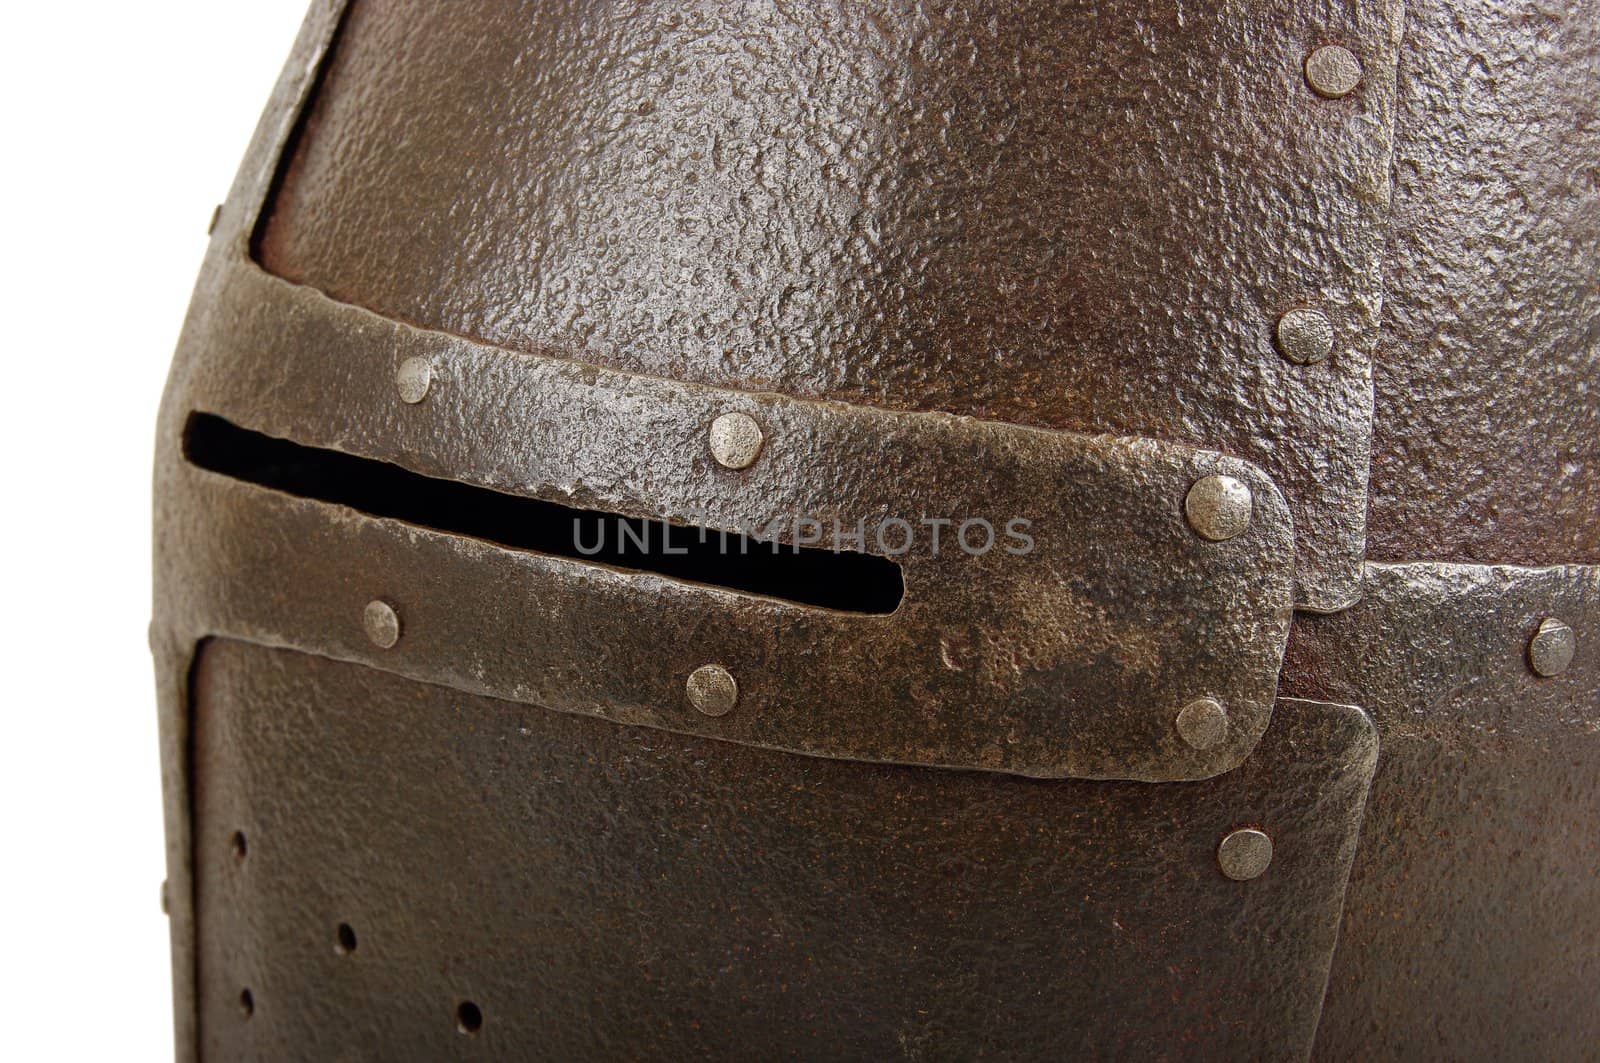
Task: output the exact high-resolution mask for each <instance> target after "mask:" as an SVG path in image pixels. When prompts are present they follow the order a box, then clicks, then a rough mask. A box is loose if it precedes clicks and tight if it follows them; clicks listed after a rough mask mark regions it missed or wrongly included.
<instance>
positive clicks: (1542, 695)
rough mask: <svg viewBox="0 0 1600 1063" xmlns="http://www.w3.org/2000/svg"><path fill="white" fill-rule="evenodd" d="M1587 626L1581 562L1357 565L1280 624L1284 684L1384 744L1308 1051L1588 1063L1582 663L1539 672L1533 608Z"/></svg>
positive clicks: (1589, 929) (1596, 918)
mask: <svg viewBox="0 0 1600 1063" xmlns="http://www.w3.org/2000/svg"><path fill="white" fill-rule="evenodd" d="M1551 614H1558V615H1560V616H1562V617H1565V618H1566V619H1568V620H1569V621H1570V622H1571V623H1572V624H1573V625H1575V626H1577V627H1580V628H1582V629H1583V630H1588V631H1595V630H1600V568H1593V567H1576V566H1568V567H1559V568H1547V569H1526V568H1512V567H1501V566H1496V567H1487V566H1484V567H1480V566H1467V565H1449V564H1411V565H1392V566H1391V565H1373V566H1369V569H1368V577H1367V587H1366V593H1365V595H1364V597H1363V599H1362V602H1361V604H1360V605H1359V606H1357V607H1356V608H1354V609H1352V610H1350V611H1349V612H1346V613H1341V614H1339V615H1338V616H1329V617H1316V618H1307V619H1306V621H1305V622H1304V623H1303V624H1297V625H1296V627H1295V632H1294V637H1293V639H1292V641H1291V644H1290V653H1289V658H1288V660H1287V661H1286V663H1285V676H1286V689H1288V690H1293V691H1295V692H1298V693H1301V694H1304V695H1307V696H1317V697H1329V698H1344V699H1360V701H1361V703H1362V704H1363V705H1365V706H1369V707H1370V711H1371V712H1372V714H1373V718H1374V720H1375V721H1376V722H1377V725H1378V732H1379V736H1380V741H1381V745H1382V750H1383V752H1382V756H1381V757H1380V758H1379V764H1378V772H1377V776H1376V778H1375V779H1374V781H1373V790H1372V796H1371V797H1370V798H1369V799H1368V813H1367V824H1366V826H1364V827H1363V828H1362V835H1361V849H1360V851H1359V853H1358V855H1357V857H1356V866H1355V870H1354V871H1353V872H1352V873H1351V878H1350V890H1349V893H1348V896H1347V898H1346V905H1345V917H1344V923H1343V926H1342V927H1341V929H1340V932H1339V949H1338V953H1337V955H1336V957H1335V961H1334V969H1333V975H1332V977H1331V979H1330V982H1329V988H1328V1000H1327V1005H1326V1007H1325V1009H1324V1012H1323V1017H1322V1025H1321V1027H1320V1029H1319V1033H1318V1038H1317V1055H1318V1057H1319V1058H1321V1059H1327V1060H1330V1061H1332V1060H1346V1059H1351V1058H1357V1057H1360V1058H1364V1059H1382V1060H1390V1059H1392V1060H1412V1059H1467V1060H1477V1059H1481V1060H1494V1059H1588V1058H1593V1055H1594V1046H1595V1045H1597V1044H1600V1009H1596V1008H1595V1007H1594V987H1595V986H1596V985H1597V984H1600V948H1597V947H1596V943H1597V942H1600V876H1597V875H1596V874H1595V869H1596V868H1600V830H1597V829H1596V827H1597V825H1600V652H1596V648H1595V647H1592V646H1586V644H1584V643H1580V644H1579V652H1578V655H1577V656H1576V657H1575V658H1574V659H1573V662H1572V666H1571V667H1570V668H1569V669H1567V671H1566V672H1565V673H1563V674H1562V675H1559V676H1556V677H1554V678H1550V679H1542V678H1540V677H1539V676H1537V675H1535V674H1534V673H1533V672H1532V670H1530V669H1529V667H1528V665H1527V662H1526V657H1525V654H1526V650H1527V646H1528V640H1529V638H1530V637H1531V636H1532V634H1533V632H1534V631H1535V630H1536V629H1537V627H1538V626H1539V623H1540V621H1541V619H1542V618H1544V617H1546V616H1549V615H1551Z"/></svg>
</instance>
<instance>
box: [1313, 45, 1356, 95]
mask: <svg viewBox="0 0 1600 1063" xmlns="http://www.w3.org/2000/svg"><path fill="white" fill-rule="evenodd" d="M1306 84H1308V85H1310V86H1311V91H1313V92H1315V93H1316V94H1317V95H1318V96H1325V97H1327V98H1328V99H1330V100H1337V99H1339V98H1340V97H1341V96H1348V95H1350V94H1351V93H1352V92H1354V91H1355V90H1356V86H1357V85H1359V84H1361V60H1359V59H1357V58H1356V54H1355V53H1354V52H1352V51H1351V50H1350V49H1348V48H1346V47H1344V46H1343V45H1340V44H1324V45H1323V46H1322V47H1321V48H1318V49H1317V50H1316V51H1314V52H1312V53H1311V54H1310V55H1308V56H1306Z"/></svg>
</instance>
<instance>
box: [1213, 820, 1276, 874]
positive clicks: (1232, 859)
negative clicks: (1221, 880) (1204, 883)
mask: <svg viewBox="0 0 1600 1063" xmlns="http://www.w3.org/2000/svg"><path fill="white" fill-rule="evenodd" d="M1270 863H1272V839H1271V838H1269V837H1267V836H1266V834H1264V833H1263V832H1261V831H1258V830H1256V829H1254V828H1253V827H1246V828H1244V829H1242V830H1236V831H1232V832H1231V833H1229V834H1228V836H1227V837H1226V838H1223V839H1222V844H1221V845H1219V846H1217V866H1218V867H1220V868H1221V869H1222V873H1223V874H1224V875H1227V876H1228V877H1229V878H1231V879H1233V880H1234V881H1235V882H1244V881H1246V880H1248V879H1252V878H1255V877H1256V876H1258V875H1260V874H1261V873H1262V872H1263V871H1265V870H1266V869H1267V865H1268V864H1270Z"/></svg>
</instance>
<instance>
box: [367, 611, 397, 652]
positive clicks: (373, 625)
mask: <svg viewBox="0 0 1600 1063" xmlns="http://www.w3.org/2000/svg"><path fill="white" fill-rule="evenodd" d="M361 626H362V627H364V628H366V629H367V638H369V639H371V640H372V644H373V645H374V646H376V647H378V648H379V649H380V650H387V649H390V648H391V647H393V646H394V644H395V643H397V642H399V641H400V614H399V613H396V612H395V611H394V606H392V605H390V604H389V603H388V602H386V601H383V600H381V599H375V600H373V601H370V602H368V603H367V608H366V609H365V610H364V611H363V612H362V614H361Z"/></svg>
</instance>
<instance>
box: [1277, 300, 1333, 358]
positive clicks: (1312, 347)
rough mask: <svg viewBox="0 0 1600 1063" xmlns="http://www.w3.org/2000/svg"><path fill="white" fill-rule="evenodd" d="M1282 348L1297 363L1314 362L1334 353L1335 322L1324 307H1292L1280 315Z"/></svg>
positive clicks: (1287, 356) (1279, 348)
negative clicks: (1323, 310)
mask: <svg viewBox="0 0 1600 1063" xmlns="http://www.w3.org/2000/svg"><path fill="white" fill-rule="evenodd" d="M1278 351H1279V352H1280V353H1281V354H1282V355H1283V356H1284V357H1285V358H1287V359H1289V361H1291V362H1293V363H1294V364H1295V365H1313V364H1315V363H1317V362H1320V361H1322V360H1323V359H1325V358H1327V357H1328V355H1330V354H1332V353H1333V322H1332V321H1329V320H1328V315H1327V314H1324V313H1323V312H1322V311H1321V310H1309V309H1296V310H1290V311H1289V312H1288V313H1286V314H1284V315H1283V316H1282V317H1280V318H1278Z"/></svg>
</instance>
